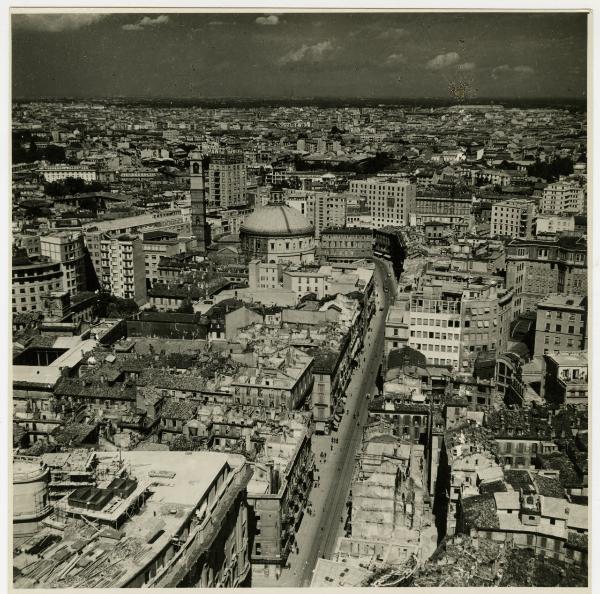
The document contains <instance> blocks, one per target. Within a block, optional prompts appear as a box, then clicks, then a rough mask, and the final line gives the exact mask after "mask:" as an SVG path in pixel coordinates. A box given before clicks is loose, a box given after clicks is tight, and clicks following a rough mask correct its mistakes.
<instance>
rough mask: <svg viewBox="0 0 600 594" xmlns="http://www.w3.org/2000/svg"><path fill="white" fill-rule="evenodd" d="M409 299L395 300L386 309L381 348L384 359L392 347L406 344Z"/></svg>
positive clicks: (395, 347)
mask: <svg viewBox="0 0 600 594" xmlns="http://www.w3.org/2000/svg"><path fill="white" fill-rule="evenodd" d="M409 304H410V302H409V301H399V300H398V299H397V300H396V303H394V305H391V306H390V308H389V309H388V314H387V317H386V319H385V334H384V339H383V348H384V355H385V360H386V361H387V357H388V356H389V354H390V352H391V351H393V350H394V349H401V348H402V347H403V346H406V345H407V344H408V337H409V334H410V332H409V317H410V314H409Z"/></svg>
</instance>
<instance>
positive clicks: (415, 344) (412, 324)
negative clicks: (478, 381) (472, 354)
mask: <svg viewBox="0 0 600 594" xmlns="http://www.w3.org/2000/svg"><path fill="white" fill-rule="evenodd" d="M461 301H462V291H459V290H440V289H438V290H435V289H434V288H433V287H426V288H425V290H423V291H421V292H419V293H417V292H415V293H413V294H412V295H411V300H410V310H409V328H410V330H409V337H408V345H409V346H410V347H412V348H414V349H417V350H419V351H421V352H422V353H423V354H424V355H425V356H426V357H427V362H428V363H430V364H435V365H440V364H441V365H449V366H452V367H453V368H455V369H459V368H460V362H461V352H462V345H463V338H462V333H463V330H464V327H463V324H462V310H461Z"/></svg>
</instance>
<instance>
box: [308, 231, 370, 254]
mask: <svg viewBox="0 0 600 594" xmlns="http://www.w3.org/2000/svg"><path fill="white" fill-rule="evenodd" d="M319 257H320V259H321V261H325V262H355V261H356V260H362V259H365V258H372V257H373V231H372V230H371V229H367V228H364V227H354V228H344V227H341V228H330V229H325V230H324V231H322V232H321V241H320V245H319Z"/></svg>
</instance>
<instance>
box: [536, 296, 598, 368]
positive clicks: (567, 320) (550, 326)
mask: <svg viewBox="0 0 600 594" xmlns="http://www.w3.org/2000/svg"><path fill="white" fill-rule="evenodd" d="M586 349H587V297H582V296H581V295H564V294H552V295H548V296H547V297H545V298H544V299H542V300H541V301H540V302H539V303H538V304H537V318H536V324H535V347H534V355H535V356H536V357H538V356H541V355H545V354H546V353H550V352H552V351H561V352H572V351H583V350H586Z"/></svg>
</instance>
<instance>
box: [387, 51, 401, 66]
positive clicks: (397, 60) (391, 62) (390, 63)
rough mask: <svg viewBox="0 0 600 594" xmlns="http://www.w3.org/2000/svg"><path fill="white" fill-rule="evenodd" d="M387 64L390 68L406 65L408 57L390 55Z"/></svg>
mask: <svg viewBox="0 0 600 594" xmlns="http://www.w3.org/2000/svg"><path fill="white" fill-rule="evenodd" d="M385 63H386V64H387V65H388V66H395V65H397V64H406V56H405V55H404V54H390V55H389V56H388V57H387V58H386V59H385Z"/></svg>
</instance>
